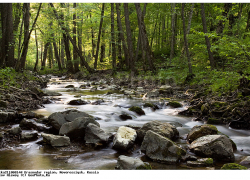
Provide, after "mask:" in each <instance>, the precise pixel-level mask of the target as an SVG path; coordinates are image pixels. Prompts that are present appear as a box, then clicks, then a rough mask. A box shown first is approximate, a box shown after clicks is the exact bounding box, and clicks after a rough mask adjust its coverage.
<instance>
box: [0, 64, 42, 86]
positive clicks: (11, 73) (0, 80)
mask: <svg viewBox="0 0 250 180" xmlns="http://www.w3.org/2000/svg"><path fill="white" fill-rule="evenodd" d="M27 80H29V81H35V80H38V78H37V77H35V76H33V75H32V73H31V72H30V71H24V72H22V73H20V72H16V71H15V70H14V69H13V68H9V67H6V68H4V69H1V70H0V85H1V86H2V88H4V89H9V87H10V86H14V87H17V88H21V87H22V83H23V82H24V81H27Z"/></svg>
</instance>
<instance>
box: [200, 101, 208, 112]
mask: <svg viewBox="0 0 250 180" xmlns="http://www.w3.org/2000/svg"><path fill="white" fill-rule="evenodd" d="M201 112H202V114H207V113H208V112H209V105H208V104H207V103H206V104H203V105H202V106H201Z"/></svg>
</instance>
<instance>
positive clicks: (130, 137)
mask: <svg viewBox="0 0 250 180" xmlns="http://www.w3.org/2000/svg"><path fill="white" fill-rule="evenodd" d="M136 137H137V134H136V131H135V130H134V129H132V128H129V127H125V126H121V127H119V129H118V131H117V133H116V135H115V137H114V140H113V148H114V149H119V150H123V151H126V150H128V149H129V148H131V147H132V146H133V145H134V142H135V140H136Z"/></svg>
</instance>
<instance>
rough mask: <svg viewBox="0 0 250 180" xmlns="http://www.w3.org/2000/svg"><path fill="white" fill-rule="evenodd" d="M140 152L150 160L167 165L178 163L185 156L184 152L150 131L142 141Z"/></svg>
mask: <svg viewBox="0 0 250 180" xmlns="http://www.w3.org/2000/svg"><path fill="white" fill-rule="evenodd" d="M141 151H142V152H144V153H145V154H146V156H148V157H149V158H150V159H153V160H156V161H161V162H165V163H168V164H175V163H178V162H179V160H180V159H181V157H182V156H184V155H185V154H186V151H185V150H183V149H182V148H180V147H179V146H178V145H177V144H175V143H174V142H173V141H171V140H170V139H168V138H166V137H164V136H161V135H160V134H157V133H155V132H153V131H151V130H149V131H147V133H146V135H145V137H144V139H143V142H142V145H141Z"/></svg>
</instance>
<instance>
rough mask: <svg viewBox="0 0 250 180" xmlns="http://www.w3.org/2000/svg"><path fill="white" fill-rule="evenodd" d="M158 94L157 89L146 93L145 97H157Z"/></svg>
mask: <svg viewBox="0 0 250 180" xmlns="http://www.w3.org/2000/svg"><path fill="white" fill-rule="evenodd" d="M159 95H160V93H159V90H158V89H154V90H152V91H150V92H148V93H147V97H149V98H152V97H159Z"/></svg>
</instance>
